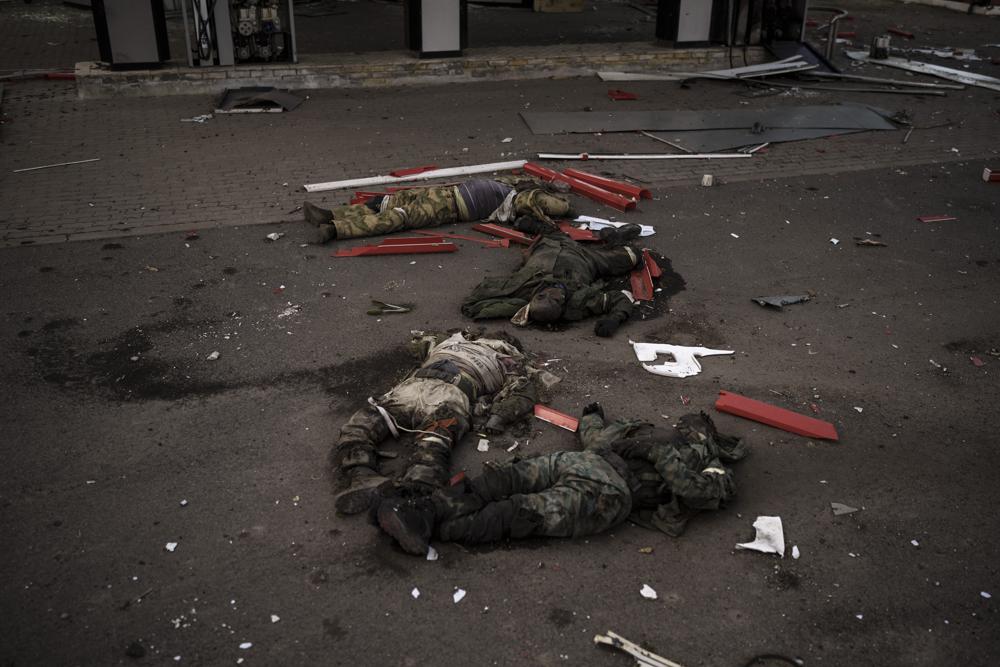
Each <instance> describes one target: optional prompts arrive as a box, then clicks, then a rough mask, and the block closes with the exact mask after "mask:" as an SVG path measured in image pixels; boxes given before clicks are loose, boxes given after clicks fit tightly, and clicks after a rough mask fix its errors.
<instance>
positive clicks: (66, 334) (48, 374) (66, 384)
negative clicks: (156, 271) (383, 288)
mask: <svg viewBox="0 0 1000 667" xmlns="http://www.w3.org/2000/svg"><path fill="white" fill-rule="evenodd" d="M175 304H177V305H180V304H179V303H178V302H177V301H175ZM218 322H219V320H197V321H196V320H190V319H187V318H175V319H170V320H166V321H163V322H157V323H154V324H151V325H148V326H141V327H133V328H131V329H128V330H126V331H124V332H122V333H120V334H118V335H116V336H114V337H112V338H108V339H103V340H99V341H97V343H96V344H93V343H91V342H89V341H87V340H86V339H85V338H84V337H83V336H82V335H81V334H80V333H78V332H76V331H74V329H76V328H77V327H79V325H80V324H81V322H80V320H78V319H75V318H63V319H57V320H52V321H50V322H48V323H46V324H45V325H43V326H42V327H41V330H40V332H39V333H40V335H39V336H37V337H33V338H32V340H33V341H35V342H36V345H35V346H33V347H30V348H27V349H26V350H25V352H26V354H27V355H28V356H30V357H32V358H33V360H34V363H35V366H36V369H37V371H38V372H39V374H40V375H41V376H42V378H43V379H44V380H45V381H46V382H48V383H50V384H54V385H58V386H60V387H62V388H64V389H67V390H75V391H85V392H87V393H91V394H92V393H94V389H95V388H96V389H97V390H98V393H99V394H103V395H104V396H106V397H108V398H110V399H112V400H117V401H144V400H166V401H176V400H182V399H185V398H194V397H200V396H211V395H214V394H219V393H222V392H227V391H234V390H239V389H249V388H265V387H273V386H275V385H302V384H312V385H315V386H319V387H320V388H321V389H322V390H323V391H324V392H325V393H326V394H328V395H330V396H343V397H345V398H354V397H356V396H368V395H375V394H376V393H378V392H379V391H384V390H387V389H389V388H390V387H391V386H392V385H393V384H395V383H396V382H397V381H399V380H400V379H402V378H403V376H404V375H405V374H406V372H407V371H409V369H410V368H412V366H413V358H412V356H411V355H410V354H409V352H408V351H407V348H406V347H405V346H398V347H396V348H391V349H388V350H382V351H379V352H377V353H375V354H372V355H371V356H370V357H366V358H360V359H351V360H348V361H344V362H341V363H339V364H330V365H326V366H321V367H318V368H312V369H300V370H295V371H287V372H282V373H277V374H275V375H270V376H266V377H249V378H232V377H220V376H218V375H216V373H217V370H216V367H214V366H213V365H212V364H193V363H189V362H188V361H186V360H185V361H177V360H172V359H169V358H165V357H164V356H161V354H160V353H158V349H157V346H156V337H157V335H161V334H170V333H173V332H176V331H187V330H195V331H204V330H205V328H206V327H210V326H213V325H215V324H217V323H218Z"/></svg>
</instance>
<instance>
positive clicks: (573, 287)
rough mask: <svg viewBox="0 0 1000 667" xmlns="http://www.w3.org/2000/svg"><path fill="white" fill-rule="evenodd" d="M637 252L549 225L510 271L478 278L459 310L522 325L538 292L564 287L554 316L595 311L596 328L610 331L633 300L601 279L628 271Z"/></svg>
mask: <svg viewBox="0 0 1000 667" xmlns="http://www.w3.org/2000/svg"><path fill="white" fill-rule="evenodd" d="M519 222H520V221H519ZM638 257H639V255H638V253H636V251H635V250H633V249H632V248H630V247H628V246H617V247H606V246H599V245H598V246H588V245H584V244H582V243H578V242H576V241H574V240H572V239H571V238H570V237H568V236H567V235H565V234H563V233H562V232H558V231H548V232H546V233H545V234H544V235H543V236H542V237H541V238H539V239H538V240H537V241H536V242H535V244H534V245H533V246H532V247H531V250H530V254H529V255H528V257H527V259H525V260H524V262H523V264H521V266H520V268H518V269H517V270H516V271H514V273H512V274H510V275H509V276H506V277H495V278H485V279H484V280H483V281H482V282H481V283H479V285H477V286H476V287H475V288H474V289H473V290H472V293H471V294H469V296H468V297H466V299H465V301H463V302H462V314H463V315H465V316H466V317H471V318H472V319H475V320H483V319H491V318H499V317H504V318H508V319H510V318H513V321H514V323H515V324H521V325H523V324H526V323H527V321H529V320H532V319H534V318H533V313H532V309H533V308H535V303H534V301H533V300H534V299H537V295H539V294H542V293H544V292H546V291H548V290H551V289H552V288H557V289H559V290H561V291H562V293H563V303H562V304H561V305H560V308H561V312H560V313H559V315H558V319H560V320H564V321H576V320H582V319H584V318H587V317H591V316H595V315H596V316H599V317H600V322H601V323H602V325H604V326H603V329H602V330H600V331H598V333H599V334H600V335H611V333H613V332H614V330H615V329H616V328H617V327H618V325H620V324H621V323H622V322H624V321H625V320H627V319H628V318H629V316H630V315H631V313H632V309H633V303H632V300H631V299H630V298H629V297H628V296H626V295H625V294H624V293H622V292H621V291H619V290H608V289H606V285H605V282H604V280H603V279H604V278H611V277H615V276H622V275H625V274H627V273H629V272H630V271H631V270H632V269H633V268H635V266H636V264H637V263H638ZM598 329H599V328H597V327H595V330H598ZM607 329H610V331H607Z"/></svg>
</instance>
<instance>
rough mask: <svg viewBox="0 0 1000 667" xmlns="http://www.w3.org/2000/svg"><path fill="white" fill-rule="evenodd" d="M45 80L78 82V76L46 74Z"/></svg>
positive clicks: (63, 73) (65, 73) (68, 73)
mask: <svg viewBox="0 0 1000 667" xmlns="http://www.w3.org/2000/svg"><path fill="white" fill-rule="evenodd" d="M45 78H46V79H49V80H56V81H76V74H74V73H73V72H46V73H45Z"/></svg>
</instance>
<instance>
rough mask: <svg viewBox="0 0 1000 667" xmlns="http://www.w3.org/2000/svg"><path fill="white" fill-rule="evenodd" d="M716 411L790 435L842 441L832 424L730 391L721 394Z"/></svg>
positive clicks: (716, 402) (716, 404)
mask: <svg viewBox="0 0 1000 667" xmlns="http://www.w3.org/2000/svg"><path fill="white" fill-rule="evenodd" d="M715 409H716V410H718V411H719V412H728V413H729V414H731V415H736V416H738V417H745V418H747V419H752V420H754V421H758V422H760V423H762V424H767V425H768V426H774V427H775V428H780V429H782V430H785V431H789V432H790V433H796V434H798V435H804V436H806V437H807V438H819V439H822V440H840V436H838V435H837V429H835V428H834V426H833V424H831V423H830V422H825V421H822V420H820V419H813V418H812V417H806V416H805V415H800V414H799V413H797V412H792V411H791V410H785V409H784V408H779V407H777V406H775V405H771V404H769V403H762V402H761V401H755V400H753V399H752V398H747V397H746V396H740V395H739V394H734V393H732V392H728V391H720V392H719V398H718V400H716V401H715Z"/></svg>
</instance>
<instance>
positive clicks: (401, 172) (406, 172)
mask: <svg viewBox="0 0 1000 667" xmlns="http://www.w3.org/2000/svg"><path fill="white" fill-rule="evenodd" d="M435 169H437V165H436V164H432V165H428V166H426V167H409V168H407V169H397V170H396V171H390V172H389V175H390V176H395V177H396V178H402V177H403V176H412V175H413V174H422V173H423V172H425V171H434V170H435Z"/></svg>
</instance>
